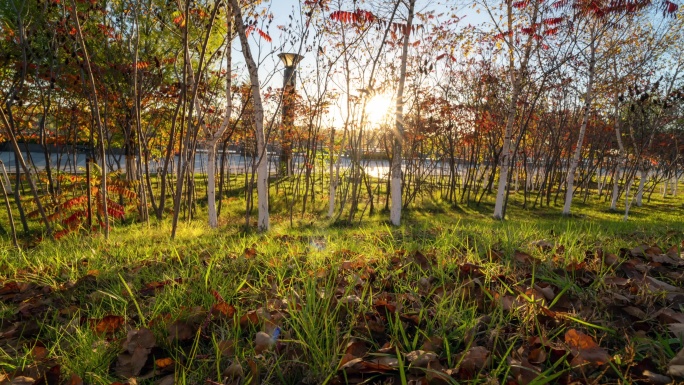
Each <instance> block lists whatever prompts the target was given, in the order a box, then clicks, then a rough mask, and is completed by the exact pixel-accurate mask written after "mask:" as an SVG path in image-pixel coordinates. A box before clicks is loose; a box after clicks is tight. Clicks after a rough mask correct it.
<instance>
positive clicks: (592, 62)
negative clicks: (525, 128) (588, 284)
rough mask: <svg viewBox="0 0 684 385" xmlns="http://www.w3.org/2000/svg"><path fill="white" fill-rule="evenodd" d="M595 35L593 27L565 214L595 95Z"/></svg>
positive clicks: (567, 187)
mask: <svg viewBox="0 0 684 385" xmlns="http://www.w3.org/2000/svg"><path fill="white" fill-rule="evenodd" d="M594 35H595V34H594V29H593V28H592V40H591V45H590V47H589V49H590V52H589V80H588V82H587V92H586V93H585V94H584V113H583V114H582V124H580V131H579V136H578V137H577V147H576V148H575V153H574V154H573V156H572V160H571V161H570V167H569V168H568V175H567V176H566V178H565V181H566V184H565V204H564V205H563V215H570V207H571V206H572V195H573V192H574V190H575V172H576V171H577V165H578V164H579V160H580V157H581V156H582V144H583V143H584V135H585V133H586V132H587V123H588V122H589V111H590V110H591V101H592V98H593V97H594V95H593V94H592V89H593V87H594V68H595V67H596V39H595V38H594Z"/></svg>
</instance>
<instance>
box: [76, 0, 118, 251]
mask: <svg viewBox="0 0 684 385" xmlns="http://www.w3.org/2000/svg"><path fill="white" fill-rule="evenodd" d="M71 5H72V6H73V7H74V13H73V18H74V22H75V23H76V32H77V37H78V40H79V42H80V43H81V49H82V50H83V61H84V63H83V64H84V67H85V68H86V72H87V75H88V80H89V83H90V92H91V94H92V95H91V96H90V97H91V100H92V107H93V110H92V114H93V120H95V124H96V125H97V132H98V137H99V138H98V139H99V141H98V147H99V150H100V162H101V169H102V170H101V172H102V175H101V179H100V198H101V202H100V205H101V209H102V216H103V217H104V236H105V239H108V238H109V213H108V211H107V154H106V153H105V145H104V142H105V136H104V127H103V126H102V119H101V118H100V108H99V102H98V98H97V88H96V87H95V78H94V77H93V71H92V68H91V67H90V56H89V55H88V49H87V48H86V45H85V40H83V32H82V31H81V22H80V21H79V20H78V13H77V12H76V1H75V0H71Z"/></svg>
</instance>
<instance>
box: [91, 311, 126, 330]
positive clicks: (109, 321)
mask: <svg viewBox="0 0 684 385" xmlns="http://www.w3.org/2000/svg"><path fill="white" fill-rule="evenodd" d="M124 321H125V318H124V317H122V316H118V315H107V316H104V317H103V318H102V319H99V320H98V319H92V320H91V323H92V324H93V325H94V326H93V330H94V331H95V333H97V334H112V333H114V332H116V331H117V330H118V329H119V328H120V327H121V325H123V324H124Z"/></svg>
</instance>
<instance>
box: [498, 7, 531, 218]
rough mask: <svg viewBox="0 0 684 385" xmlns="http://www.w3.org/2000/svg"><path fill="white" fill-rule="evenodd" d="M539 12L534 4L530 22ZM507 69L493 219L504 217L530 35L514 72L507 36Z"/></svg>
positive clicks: (511, 41) (512, 48) (512, 50)
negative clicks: (507, 88) (508, 80)
mask: <svg viewBox="0 0 684 385" xmlns="http://www.w3.org/2000/svg"><path fill="white" fill-rule="evenodd" d="M507 6H508V9H507V14H508V30H509V31H512V30H513V6H512V2H510V1H509V2H508V3H507ZM538 14H539V7H538V5H535V8H534V13H533V15H532V22H533V23H534V22H536V21H537V15H538ZM507 43H508V55H509V57H508V66H509V68H508V70H509V71H510V77H511V85H512V86H513V87H512V88H513V89H512V90H511V100H510V102H509V103H508V116H507V117H506V128H505V130H504V142H503V148H502V149H501V156H500V157H499V170H500V171H499V183H498V186H497V189H496V202H495V203H494V215H493V217H494V219H503V217H504V203H505V200H506V185H507V183H508V169H509V167H510V163H511V142H512V137H513V124H514V123H515V115H516V112H517V108H518V98H519V97H520V91H521V88H522V79H521V76H522V74H523V73H524V72H525V71H526V70H527V63H528V62H529V59H530V54H531V53H532V46H533V45H535V44H534V43H533V41H532V37H531V36H530V37H529V38H528V39H527V42H526V44H525V51H524V54H523V58H522V61H521V63H520V69H519V73H517V74H516V68H515V46H514V39H513V34H511V35H510V36H509V37H508V41H507Z"/></svg>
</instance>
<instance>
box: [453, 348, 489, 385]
mask: <svg viewBox="0 0 684 385" xmlns="http://www.w3.org/2000/svg"><path fill="white" fill-rule="evenodd" d="M490 356H491V354H490V352H489V350H487V348H485V347H483V346H473V347H471V348H470V349H468V350H467V351H466V352H463V353H459V354H457V355H456V356H455V357H454V362H456V364H457V365H458V374H459V376H460V377H461V378H463V379H472V378H474V377H475V376H476V375H477V374H478V373H479V372H480V371H482V369H484V368H485V367H487V366H489V363H490V362H491V359H490Z"/></svg>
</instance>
